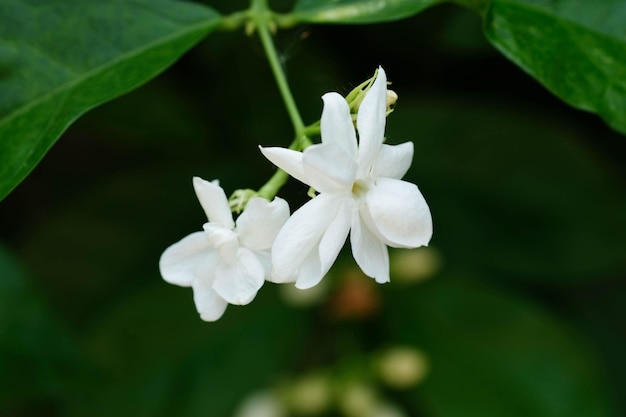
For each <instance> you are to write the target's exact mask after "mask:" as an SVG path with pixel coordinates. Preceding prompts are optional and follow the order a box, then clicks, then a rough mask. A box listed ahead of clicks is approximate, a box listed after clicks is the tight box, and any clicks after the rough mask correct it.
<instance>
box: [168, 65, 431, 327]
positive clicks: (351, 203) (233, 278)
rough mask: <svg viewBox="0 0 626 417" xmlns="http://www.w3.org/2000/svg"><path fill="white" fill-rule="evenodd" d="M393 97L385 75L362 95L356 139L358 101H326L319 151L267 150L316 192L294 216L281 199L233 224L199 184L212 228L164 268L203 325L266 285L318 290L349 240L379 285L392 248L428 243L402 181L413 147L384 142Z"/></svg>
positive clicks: (185, 243)
mask: <svg viewBox="0 0 626 417" xmlns="http://www.w3.org/2000/svg"><path fill="white" fill-rule="evenodd" d="M394 95H395V93H393V94H391V96H394ZM389 97H390V94H388V90H387V77H386V74H385V71H384V70H383V69H382V68H379V69H378V72H377V76H376V78H375V80H374V82H373V83H370V85H368V88H367V89H366V90H365V92H363V93H362V94H359V97H358V112H357V117H356V131H355V126H354V122H353V119H352V114H351V104H352V106H353V107H354V102H351V103H349V102H348V101H346V99H345V98H344V97H342V96H341V95H339V94H338V93H327V94H325V95H324V96H323V97H322V99H323V102H324V108H323V111H322V117H321V122H320V133H321V142H322V143H320V144H316V145H311V146H309V147H307V148H306V149H304V150H303V151H302V152H299V151H296V150H292V149H286V148H274V147H272V148H263V147H262V148H261V152H262V153H263V155H265V157H266V158H267V159H269V160H270V161H271V162H272V163H274V164H275V165H276V166H278V167H279V168H281V169H283V170H284V171H286V172H287V173H288V174H289V175H291V176H292V177H294V178H295V179H297V180H299V181H301V182H303V183H305V184H307V185H309V186H311V187H312V188H313V189H314V190H316V192H317V193H319V194H317V195H316V196H315V197H314V198H312V199H311V200H310V201H309V202H307V203H306V204H304V205H303V206H302V207H301V208H300V209H298V210H297V211H295V212H294V213H293V214H292V215H291V216H289V208H288V205H287V203H286V202H285V201H284V200H282V199H280V198H278V197H276V198H275V199H274V200H273V201H272V202H268V201H267V200H265V199H263V198H260V197H254V198H252V199H251V200H250V201H249V202H248V203H247V205H246V208H245V210H244V211H243V213H242V214H241V215H240V216H239V217H238V218H237V221H236V222H234V221H233V218H232V214H231V212H230V208H229V206H228V201H227V199H226V195H225V194H224V191H223V190H222V189H221V188H220V187H219V185H218V184H217V182H216V181H214V182H208V181H204V180H202V179H200V178H194V187H195V190H196V194H197V196H198V199H199V200H200V204H201V205H202V207H203V208H204V210H205V212H206V215H207V217H208V219H209V222H208V223H206V224H205V225H204V227H203V228H204V231H202V232H196V233H192V234H191V235H189V236H187V237H185V238H184V239H182V240H181V241H179V242H178V243H175V244H174V245H172V246H170V247H169V248H168V249H166V250H165V252H164V253H163V255H162V256H161V261H160V269H161V274H162V276H163V278H164V279H165V280H166V281H167V282H169V283H172V284H176V285H181V286H191V287H192V288H193V290H194V301H195V303H196V308H197V309H198V312H199V313H200V316H201V318H202V319H203V320H207V321H213V320H217V319H218V318H219V317H221V315H222V314H223V312H224V310H225V309H226V306H227V304H228V303H230V304H240V305H242V304H247V303H249V302H250V301H251V300H252V299H253V298H254V296H255V295H256V293H257V291H258V290H259V289H260V288H261V286H262V285H263V282H264V281H265V280H268V281H271V282H276V283H287V282H295V285H296V287H298V288H301V289H305V288H310V287H313V286H315V285H316V284H318V283H319V282H320V280H321V279H322V278H323V277H324V275H325V274H326V273H327V272H328V271H329V270H330V268H331V266H332V265H333V263H334V262H335V260H336V258H337V256H338V254H339V251H340V250H341V248H342V247H343V245H344V243H345V241H346V239H347V238H348V235H349V236H350V244H351V249H352V254H353V256H354V259H355V260H356V262H357V264H358V265H359V267H360V268H361V269H362V270H363V272H364V273H365V274H366V275H368V276H370V277H372V278H374V279H375V280H376V281H377V282H379V283H384V282H388V281H389V257H388V249H387V247H388V246H389V247H396V248H415V247H419V246H424V245H427V244H428V242H429V241H430V238H431V235H432V219H431V215H430V210H429V208H428V205H427V204H426V201H425V200H424V197H423V196H422V194H421V193H420V191H419V190H418V188H417V186H415V184H412V183H409V182H406V181H402V180H401V178H402V177H403V176H404V175H405V174H406V172H407V170H408V169H409V166H410V165H411V161H412V159H413V144H412V143H411V142H406V143H403V144H400V145H387V144H384V143H383V142H384V135H385V124H386V116H387V110H388V98H389ZM394 101H395V100H394ZM357 131H358V140H357Z"/></svg>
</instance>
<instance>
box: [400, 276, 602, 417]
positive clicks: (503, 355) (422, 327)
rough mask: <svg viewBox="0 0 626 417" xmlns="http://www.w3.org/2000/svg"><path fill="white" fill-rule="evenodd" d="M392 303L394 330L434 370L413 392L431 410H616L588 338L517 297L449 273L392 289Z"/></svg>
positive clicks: (580, 414) (554, 416)
mask: <svg viewBox="0 0 626 417" xmlns="http://www.w3.org/2000/svg"><path fill="white" fill-rule="evenodd" d="M408 305H412V306H413V307H412V308H411V309H407V307H406V306H408ZM390 311H391V314H392V316H391V318H390V321H391V323H393V325H394V334H396V335H398V337H400V338H402V340H404V341H405V342H410V343H414V344H417V345H418V346H422V348H423V349H424V350H425V351H426V352H427V353H428V354H429V355H430V359H431V363H432V374H431V375H430V376H429V377H428V379H427V380H426V383H425V384H424V386H423V387H422V388H421V389H420V390H419V391H418V393H417V395H416V396H415V397H414V400H415V401H418V402H420V403H423V404H424V405H425V408H427V409H428V410H429V411H430V413H429V415H433V416H438V417H501V416H507V417H527V416H541V417H607V416H610V415H614V414H613V413H611V412H610V410H609V409H608V406H607V399H606V395H605V394H604V392H605V391H604V389H605V387H604V382H603V377H602V374H601V372H600V367H599V364H598V363H597V362H596V360H595V359H594V357H593V355H592V353H591V350H590V349H589V347H588V346H586V344H585V341H584V340H581V338H580V337H579V336H578V335H576V334H575V333H574V332H572V331H571V330H569V329H568V328H567V327H566V326H564V325H563V324H561V323H560V322H559V321H558V320H555V319H554V318H553V317H551V316H550V314H548V313H547V312H546V311H544V310H542V309H541V308H539V307H538V306H536V305H533V304H531V303H529V302H527V301H525V300H523V299H521V298H518V297H516V296H514V295H512V294H507V293H506V292H503V291H498V290H495V289H493V288H492V287H489V286H486V285H483V284H479V283H477V282H474V281H472V280H471V279H470V278H468V276H467V275H463V274H461V276H457V275H456V274H448V275H446V276H443V277H441V278H440V279H438V280H437V281H436V282H432V283H430V284H427V285H426V286H424V287H420V288H419V290H416V291H411V292H404V293H402V294H400V293H397V294H395V301H394V303H393V305H392V306H391V308H390ZM564 399H567V400H564Z"/></svg>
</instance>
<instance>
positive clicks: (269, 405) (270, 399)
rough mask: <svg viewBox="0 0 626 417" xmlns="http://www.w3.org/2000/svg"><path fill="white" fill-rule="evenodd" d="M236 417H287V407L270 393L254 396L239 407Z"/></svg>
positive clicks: (262, 392) (264, 392)
mask: <svg viewBox="0 0 626 417" xmlns="http://www.w3.org/2000/svg"><path fill="white" fill-rule="evenodd" d="M234 416H235V417H287V411H286V410H285V406H284V405H283V404H282V403H281V402H280V400H279V399H278V398H277V397H276V396H275V395H274V394H272V393H271V392H269V391H261V392H257V393H255V394H252V395H251V396H249V397H248V398H246V399H245V400H244V401H243V403H241V404H240V405H239V407H238V408H237V410H236V411H235V414H234Z"/></svg>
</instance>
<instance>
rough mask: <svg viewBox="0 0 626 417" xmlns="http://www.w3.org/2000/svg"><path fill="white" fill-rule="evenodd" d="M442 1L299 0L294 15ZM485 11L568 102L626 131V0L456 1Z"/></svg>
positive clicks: (345, 18)
mask: <svg viewBox="0 0 626 417" xmlns="http://www.w3.org/2000/svg"><path fill="white" fill-rule="evenodd" d="M442 2H443V0H383V1H379V0H339V1H337V0H300V1H298V2H297V4H296V7H295V9H294V14H295V18H296V20H300V21H304V22H310V23H375V22H386V21H391V20H396V19H400V18H404V17H408V16H411V15H413V14H416V13H418V12H420V11H422V10H423V9H426V8H427V7H430V6H432V5H435V4H437V3H442ZM456 2H457V3H460V4H463V5H465V6H468V7H470V8H473V9H475V10H477V11H479V13H481V14H482V15H483V19H484V22H483V23H484V31H485V35H486V37H487V39H488V40H489V42H491V44H492V45H494V46H495V47H496V48H497V49H498V50H500V51H501V52H502V53H503V54H504V55H505V56H506V57H507V58H509V59H510V60H511V61H513V62H515V63H516V64H517V65H518V66H520V67H521V68H522V69H523V70H524V71H526V72H527V73H528V74H530V75H531V76H532V77H534V78H535V79H537V80H538V81H539V82H540V83H542V84H543V85H544V86H545V87H546V88H547V89H548V90H550V91H551V92H552V93H554V94H555V95H557V96H558V97H560V98H561V99H562V100H564V101H565V102H567V103H568V104H570V105H572V106H574V107H576V108H579V109H582V110H587V111H591V112H594V113H598V114H599V115H600V116H601V117H602V118H603V119H604V120H605V121H606V122H607V123H608V124H609V125H610V126H611V127H613V128H614V129H615V130H617V131H620V132H622V133H626V25H624V21H625V20H626V3H624V2H623V1H622V0H606V1H602V2H589V1H585V0H563V1H558V2H555V1H552V0H491V1H489V0H456Z"/></svg>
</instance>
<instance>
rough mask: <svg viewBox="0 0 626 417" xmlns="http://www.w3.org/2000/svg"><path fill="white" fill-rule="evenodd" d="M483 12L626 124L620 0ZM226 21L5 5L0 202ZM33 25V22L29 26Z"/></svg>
mask: <svg viewBox="0 0 626 417" xmlns="http://www.w3.org/2000/svg"><path fill="white" fill-rule="evenodd" d="M457 1H458V2H459V3H461V4H465V5H467V6H470V7H472V8H474V9H477V10H479V11H481V12H484V26H485V33H486V35H487V37H488V39H489V40H490V42H491V43H492V44H493V45H494V46H496V47H497V48H498V49H499V50H501V51H502V52H503V53H504V54H505V55H506V56H507V57H508V58H509V59H511V60H512V61H514V62H515V63H517V64H518V65H519V66H521V67H522V68H523V69H524V70H525V71H527V72H528V73H529V74H531V75H532V76H533V77H535V78H536V79H537V80H539V81H540V82H541V83H542V84H544V85H545V86H546V87H547V88H548V89H549V90H551V91H552V92H554V93H555V94H556V95H558V96H559V97H561V98H562V99H563V100H565V101H566V102H568V103H569V104H571V105H573V106H575V107H578V108H581V109H585V110H589V111H593V112H596V113H598V114H600V115H601V116H602V117H603V118H604V119H605V120H606V121H607V123H609V124H610V125H611V126H612V127H613V128H615V129H616V130H619V131H621V132H626V112H625V111H624V109H625V108H626V82H625V81H624V80H626V58H625V57H626V53H625V51H626V30H625V29H624V25H623V24H622V22H623V20H624V18H626V7H624V4H623V2H621V1H620V0H608V1H604V2H602V3H599V4H595V3H593V4H592V3H590V2H585V1H583V0H565V1H561V2H558V3H555V2H552V1H549V0H492V1H490V2H487V0H457ZM440 2H442V0H382V1H381V0H300V1H298V2H296V5H295V8H294V10H293V12H292V13H291V14H290V17H291V18H292V20H293V21H294V22H308V23H374V22H386V21H392V20H397V19H400V18H405V17H409V16H411V15H414V14H416V13H418V12H420V11H422V10H424V9H426V8H427V7H430V6H432V5H434V4H437V3H440ZM220 22H221V17H220V16H219V14H217V13H216V12H215V11H213V10H212V9H210V8H208V7H205V6H201V5H199V4H192V3H185V2H175V1H172V0H158V1H149V0H132V1H124V0H110V1H107V2H96V3H93V2H89V3H86V2H81V1H78V0H72V1H62V0H53V1H46V2H43V1H36V0H30V1H29V0H6V1H3V2H2V4H0V23H2V24H1V25H0V92H1V94H0V138H1V139H0V199H2V198H4V197H5V196H6V195H7V194H8V193H9V192H10V191H11V190H12V189H13V188H14V187H15V186H16V185H17V184H18V183H19V182H20V181H21V180H22V179H23V178H24V177H25V176H26V175H28V173H29V172H30V171H31V170H32V169H33V168H34V167H35V165H36V164H37V163H38V162H39V160H40V159H41V158H42V157H43V155H44V154H45V153H46V152H47V151H48V149H49V148H50V147H51V146H52V145H53V144H54V142H55V141H56V140H57V139H58V137H59V136H60V135H61V133H62V132H63V131H64V130H65V129H66V128H67V126H68V125H69V124H70V123H72V122H73V121H74V120H75V119H76V118H77V117H79V116H80V115H81V114H83V113H84V112H86V111H88V110H89V109H91V108H92V107H94V106H97V105H98V104H100V103H103V102H105V101H107V100H110V99H112V98H115V97H117V96H119V95H121V94H124V93H126V92H128V91H130V90H132V89H134V88H136V87H138V86H139V85H141V84H142V83H144V82H145V81H147V80H148V79H150V78H152V77H153V76H155V75H156V74H158V73H159V72H160V71H162V70H163V69H165V68H166V67H167V66H168V65H170V64H172V63H173V62H174V61H175V60H176V59H177V58H178V57H179V56H180V55H181V54H183V53H184V52H185V51H186V50H188V49H189V48H191V47H192V46H193V45H194V44H195V43H196V42H198V41H199V40H201V39H202V38H203V37H204V36H206V35H207V34H208V33H209V32H210V31H211V30H213V29H215V28H216V27H217V26H218V25H219V23H220ZM32 27H36V28H37V29H36V30H31V28H32Z"/></svg>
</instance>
